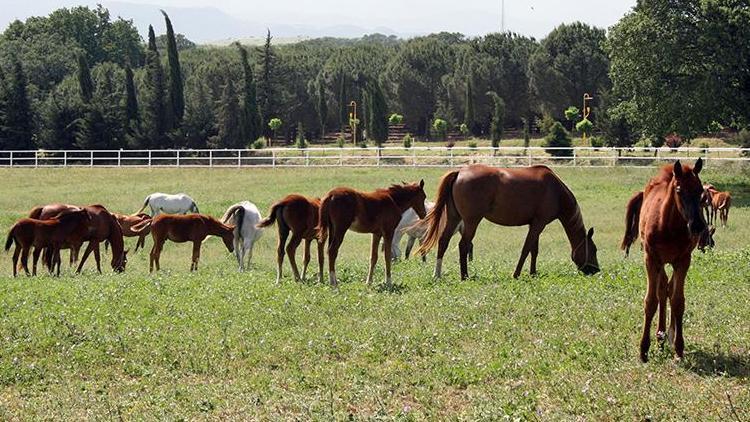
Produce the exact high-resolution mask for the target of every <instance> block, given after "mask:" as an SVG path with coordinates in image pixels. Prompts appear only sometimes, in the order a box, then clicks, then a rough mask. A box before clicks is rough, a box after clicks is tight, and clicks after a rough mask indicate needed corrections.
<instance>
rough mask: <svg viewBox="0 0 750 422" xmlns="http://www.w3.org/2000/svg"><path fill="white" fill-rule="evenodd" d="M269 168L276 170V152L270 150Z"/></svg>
mask: <svg viewBox="0 0 750 422" xmlns="http://www.w3.org/2000/svg"><path fill="white" fill-rule="evenodd" d="M271 167H273V168H276V150H273V149H272V150H271Z"/></svg>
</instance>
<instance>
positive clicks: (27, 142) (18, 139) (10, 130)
mask: <svg viewBox="0 0 750 422" xmlns="http://www.w3.org/2000/svg"><path fill="white" fill-rule="evenodd" d="M6 79H7V81H6V87H7V88H6V94H5V112H4V119H3V121H2V124H3V126H2V128H0V132H1V133H2V134H3V138H2V139H0V147H1V148H2V149H16V150H18V149H33V148H34V142H33V138H32V113H31V106H30V104H29V97H28V93H27V91H26V74H25V73H24V71H23V66H22V65H21V62H20V61H19V60H18V58H17V57H15V56H12V57H11V74H10V76H9V77H7V78H6Z"/></svg>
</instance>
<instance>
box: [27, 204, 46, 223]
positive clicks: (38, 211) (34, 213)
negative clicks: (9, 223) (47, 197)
mask: <svg viewBox="0 0 750 422" xmlns="http://www.w3.org/2000/svg"><path fill="white" fill-rule="evenodd" d="M43 210H44V207H43V206H40V207H34V208H32V209H31V211H29V218H33V219H34V220H39V217H41V216H42V211H43Z"/></svg>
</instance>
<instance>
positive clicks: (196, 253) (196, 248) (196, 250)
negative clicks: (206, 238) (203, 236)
mask: <svg viewBox="0 0 750 422" xmlns="http://www.w3.org/2000/svg"><path fill="white" fill-rule="evenodd" d="M200 257H201V242H200V241H197V240H196V241H193V262H192V264H191V265H190V271H198V260H199V259H200Z"/></svg>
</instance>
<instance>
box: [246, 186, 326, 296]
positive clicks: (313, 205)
mask: <svg viewBox="0 0 750 422" xmlns="http://www.w3.org/2000/svg"><path fill="white" fill-rule="evenodd" d="M319 210H320V199H319V198H307V197H304V196H302V195H295V194H292V195H287V196H285V197H284V198H282V199H281V200H280V201H277V202H275V203H274V204H273V205H271V210H270V211H268V217H267V218H266V219H265V220H263V221H261V222H260V223H258V225H257V227H258V228H264V227H268V226H270V225H272V224H273V223H275V222H276V223H277V224H278V229H279V243H278V246H277V248H276V283H277V284H278V283H280V282H281V267H282V264H283V263H284V250H285V247H286V253H287V254H288V255H289V264H290V265H291V266H292V272H293V273H294V279H295V280H296V281H298V282H300V281H303V280H304V279H305V275H306V274H307V265H308V264H309V263H310V243H311V242H312V241H313V239H315V240H317V242H316V243H317V245H318V282H319V283H322V282H323V242H322V241H321V240H320V239H318V232H317V226H318V213H319ZM290 231H291V233H292V238H291V239H290V240H289V244H286V240H287V238H288V237H289V232H290ZM303 239H304V240H305V250H304V258H303V261H302V277H300V274H299V270H298V269H297V261H296V259H295V253H296V252H297V247H298V246H299V244H300V242H302V240H303Z"/></svg>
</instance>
